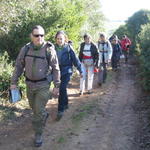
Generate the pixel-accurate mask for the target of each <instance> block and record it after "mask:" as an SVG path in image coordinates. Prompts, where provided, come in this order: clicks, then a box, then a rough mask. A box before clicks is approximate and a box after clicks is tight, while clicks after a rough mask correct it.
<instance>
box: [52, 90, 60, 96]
mask: <svg viewBox="0 0 150 150" xmlns="http://www.w3.org/2000/svg"><path fill="white" fill-rule="evenodd" d="M52 93H53V95H54V96H58V95H59V88H53V91H52Z"/></svg>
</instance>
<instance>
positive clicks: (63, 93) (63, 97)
mask: <svg viewBox="0 0 150 150" xmlns="http://www.w3.org/2000/svg"><path fill="white" fill-rule="evenodd" d="M70 77H71V74H70V73H67V74H65V75H62V76H61V83H60V88H59V98H58V111H60V112H63V111H64V109H65V107H67V106H68V95H67V85H68V83H69V81H70Z"/></svg>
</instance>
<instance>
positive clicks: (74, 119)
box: [0, 63, 148, 150]
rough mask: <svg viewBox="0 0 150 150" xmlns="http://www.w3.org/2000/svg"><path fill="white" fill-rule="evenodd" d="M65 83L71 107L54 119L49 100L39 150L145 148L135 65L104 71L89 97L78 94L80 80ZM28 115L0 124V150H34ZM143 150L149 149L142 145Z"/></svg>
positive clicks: (54, 103) (54, 105)
mask: <svg viewBox="0 0 150 150" xmlns="http://www.w3.org/2000/svg"><path fill="white" fill-rule="evenodd" d="M76 81H77V80H73V81H72V82H71V84H70V85H69V97H70V105H69V106H70V107H69V109H68V110H67V111H66V112H65V115H64V117H63V118H62V119H61V120H60V121H55V118H56V113H57V101H56V100H50V101H49V103H48V105H47V109H48V111H49V112H50V114H51V117H50V118H49V119H48V121H47V125H46V129H45V132H44V143H43V146H42V147H40V148H38V149H39V150H142V149H143V150H145V148H144V146H143V147H142V146H141V144H142V137H143V131H142V129H141V126H142V123H143V120H142V119H141V111H143V110H142V109H141V105H140V104H141V103H140V102H139V97H141V90H140V89H139V88H138V84H137V81H136V67H135V65H134V63H130V64H123V63H122V64H121V68H120V70H119V71H117V72H112V71H111V70H110V71H109V76H108V80H107V82H106V83H105V84H104V85H103V86H102V87H97V85H96V78H95V90H94V93H93V94H91V95H87V94H85V95H83V96H79V95H78V92H79V90H78V87H79V83H77V82H76ZM33 137H34V135H33V131H32V126H31V114H30V113H27V114H25V115H24V117H22V119H19V120H18V121H12V122H9V124H7V125H5V126H4V125H1V127H0V150H10V149H11V150H34V149H37V148H34V147H33ZM147 150H148V149H147Z"/></svg>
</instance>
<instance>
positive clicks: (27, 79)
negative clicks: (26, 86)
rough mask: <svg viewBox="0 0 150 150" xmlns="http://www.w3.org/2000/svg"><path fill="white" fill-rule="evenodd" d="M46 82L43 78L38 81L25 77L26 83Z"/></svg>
mask: <svg viewBox="0 0 150 150" xmlns="http://www.w3.org/2000/svg"><path fill="white" fill-rule="evenodd" d="M46 80H47V78H43V79H39V80H31V79H29V78H27V77H26V81H30V82H34V83H36V82H40V81H46Z"/></svg>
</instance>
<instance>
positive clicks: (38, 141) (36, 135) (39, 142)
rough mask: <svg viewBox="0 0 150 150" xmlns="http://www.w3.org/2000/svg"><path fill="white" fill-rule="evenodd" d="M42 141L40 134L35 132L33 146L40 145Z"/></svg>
mask: <svg viewBox="0 0 150 150" xmlns="http://www.w3.org/2000/svg"><path fill="white" fill-rule="evenodd" d="M42 143H43V140H42V134H35V141H34V145H35V147H40V146H42Z"/></svg>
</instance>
